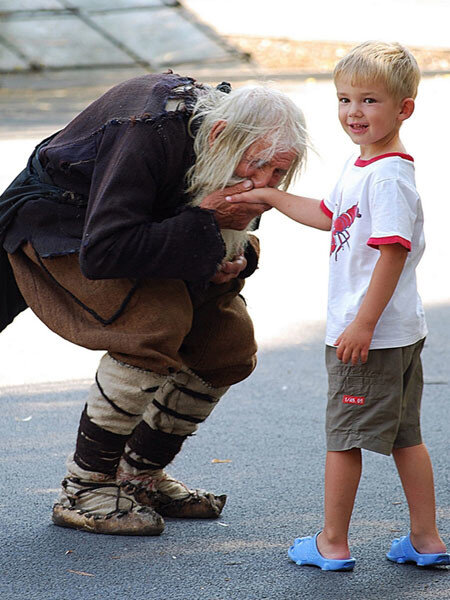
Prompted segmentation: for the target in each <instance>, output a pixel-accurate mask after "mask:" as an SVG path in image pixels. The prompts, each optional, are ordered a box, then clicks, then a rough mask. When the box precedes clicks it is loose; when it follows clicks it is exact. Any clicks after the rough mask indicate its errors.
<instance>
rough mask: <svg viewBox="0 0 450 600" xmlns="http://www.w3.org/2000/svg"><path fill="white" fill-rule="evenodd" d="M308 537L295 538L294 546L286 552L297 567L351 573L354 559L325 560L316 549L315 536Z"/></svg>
mask: <svg viewBox="0 0 450 600" xmlns="http://www.w3.org/2000/svg"><path fill="white" fill-rule="evenodd" d="M319 533H320V531H318V532H317V533H316V535H315V536H314V537H311V536H308V537H303V538H297V539H296V540H294V545H293V546H291V547H290V548H289V550H288V556H289V558H290V559H291V560H293V561H294V562H295V564H297V565H314V566H315V567H320V568H321V569H322V571H351V570H352V569H353V567H354V566H355V562H356V561H355V559H354V558H344V559H343V560H337V559H334V558H325V557H324V556H322V555H321V554H320V552H319V550H318V549H317V536H318V535H319Z"/></svg>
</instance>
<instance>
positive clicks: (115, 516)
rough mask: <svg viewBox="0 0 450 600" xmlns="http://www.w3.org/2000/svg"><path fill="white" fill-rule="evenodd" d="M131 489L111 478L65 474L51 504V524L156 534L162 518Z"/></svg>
mask: <svg viewBox="0 0 450 600" xmlns="http://www.w3.org/2000/svg"><path fill="white" fill-rule="evenodd" d="M133 491H134V487H133V486H131V487H127V486H126V485H117V484H116V483H115V482H114V481H106V482H97V481H85V480H82V479H79V478H78V477H66V478H65V479H64V480H63V481H62V489H61V493H60V496H59V498H58V500H57V502H56V503H55V505H54V506H53V513H52V520H53V523H54V524H55V525H59V526H60V527H72V528H73V529H81V530H84V531H89V532H91V533H105V534H113V535H159V534H160V533H162V532H163V530H164V525H165V524H164V520H163V518H162V517H161V515H160V514H158V513H156V512H155V511H154V510H153V509H152V508H150V507H148V506H142V505H140V504H139V503H138V502H137V500H136V498H135V497H133V495H132V492H133ZM130 492H131V493H130Z"/></svg>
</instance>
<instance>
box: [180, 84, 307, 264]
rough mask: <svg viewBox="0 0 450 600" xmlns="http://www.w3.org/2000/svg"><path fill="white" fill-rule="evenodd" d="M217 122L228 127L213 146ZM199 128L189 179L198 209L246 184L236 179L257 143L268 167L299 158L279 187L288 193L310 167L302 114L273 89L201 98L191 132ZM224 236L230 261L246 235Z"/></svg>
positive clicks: (244, 89)
mask: <svg viewBox="0 0 450 600" xmlns="http://www.w3.org/2000/svg"><path fill="white" fill-rule="evenodd" d="M218 121H226V127H225V128H224V129H223V130H222V131H221V133H220V135H218V136H217V138H216V139H215V140H214V143H213V144H210V140H209V136H210V133H211V129H212V127H213V125H214V124H215V123H217V122H218ZM198 124H199V125H198ZM197 126H198V131H197V132H196V134H195V142H194V151H195V154H196V162H195V164H194V166H193V167H192V168H191V169H190V170H189V172H188V175H187V181H188V190H187V191H188V193H190V194H191V195H192V197H193V200H192V202H191V204H192V205H194V206H197V205H199V204H200V203H201V201H202V200H203V199H204V198H205V197H206V196H207V195H208V194H210V193H212V192H214V191H216V190H219V189H223V188H225V187H229V186H230V185H234V184H236V183H238V182H239V181H242V179H237V178H236V177H235V176H234V173H235V171H236V168H237V166H238V164H239V162H240V160H241V158H242V156H243V154H244V152H245V151H246V150H247V149H248V148H249V147H250V146H251V145H252V144H253V143H254V142H256V141H259V140H264V141H265V142H266V144H265V147H264V149H263V150H262V151H261V152H260V153H259V154H258V156H255V159H258V160H261V161H264V162H266V161H270V160H271V159H272V158H273V156H274V155H275V154H277V153H279V152H287V151H293V152H294V153H295V155H296V156H295V159H294V160H293V162H292V164H291V166H290V168H289V170H288V172H287V173H286V175H285V177H284V178H283V180H282V181H281V183H280V187H281V188H282V189H284V190H286V189H287V188H288V186H289V184H290V183H291V181H292V180H293V179H294V177H295V176H296V175H297V174H298V173H300V171H301V169H302V168H303V166H304V164H305V162H306V155H307V149H308V147H309V146H310V142H309V138H308V134H307V131H306V125H305V119H304V116H303V113H302V111H301V110H300V108H299V107H298V106H297V105H296V104H295V103H294V102H293V101H292V100H291V99H290V98H289V97H288V96H286V95H285V94H283V93H282V92H280V91H278V90H275V89H273V88H271V87H269V86H268V85H257V86H243V87H241V88H238V89H237V90H234V91H232V92H231V93H229V94H226V93H224V92H220V91H218V90H210V91H209V92H208V93H207V94H205V95H204V96H202V97H200V98H199V100H198V101H197V103H196V106H195V108H194V112H193V115H192V117H191V120H190V127H191V130H192V129H194V128H196V127H197ZM251 228H252V226H251V225H250V226H249V229H250V230H251ZM221 233H222V237H223V238H224V241H225V245H226V247H227V252H226V257H225V259H226V260H229V259H230V258H233V257H234V256H236V255H237V254H239V253H240V252H242V251H243V249H244V247H245V243H246V239H247V232H245V231H244V232H242V231H236V230H230V229H228V230H222V231H221Z"/></svg>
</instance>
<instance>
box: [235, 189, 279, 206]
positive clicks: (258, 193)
mask: <svg viewBox="0 0 450 600" xmlns="http://www.w3.org/2000/svg"><path fill="white" fill-rule="evenodd" d="M271 192H272V188H256V189H255V188H254V189H253V190H250V191H249V192H241V193H233V194H232V195H227V196H226V197H225V200H226V201H227V202H231V204H239V203H240V202H243V203H245V204H264V205H266V206H267V208H271V206H269V203H268V200H269V197H270V194H271Z"/></svg>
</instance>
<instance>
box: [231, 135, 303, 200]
mask: <svg viewBox="0 0 450 600" xmlns="http://www.w3.org/2000/svg"><path fill="white" fill-rule="evenodd" d="M267 146H268V144H267V142H266V141H265V140H258V141H256V142H255V143H253V144H252V145H251V146H250V147H249V148H248V150H246V152H245V153H244V156H243V157H242V159H241V160H240V162H239V164H238V166H237V168H236V171H235V175H236V177H239V178H244V179H251V180H252V182H253V186H254V187H255V188H261V187H278V186H279V185H280V183H281V182H282V180H283V178H284V177H285V175H286V173H287V172H288V170H289V168H290V166H291V165H292V163H293V161H294V160H295V158H296V154H295V152H294V151H292V150H291V151H288V152H277V153H276V154H275V155H274V156H273V157H272V158H271V159H270V160H269V161H266V160H264V159H262V158H261V155H262V153H263V151H264V150H265V149H266V148H267Z"/></svg>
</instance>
